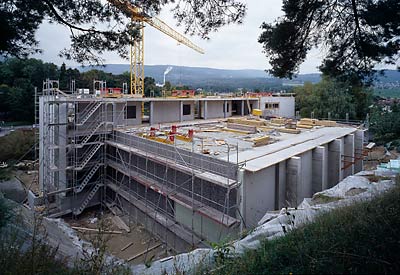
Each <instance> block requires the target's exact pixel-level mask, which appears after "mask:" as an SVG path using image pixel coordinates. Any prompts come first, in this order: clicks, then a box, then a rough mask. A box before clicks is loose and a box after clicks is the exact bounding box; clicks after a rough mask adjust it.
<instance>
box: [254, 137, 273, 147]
mask: <svg viewBox="0 0 400 275" xmlns="http://www.w3.org/2000/svg"><path fill="white" fill-rule="evenodd" d="M269 140H270V137H269V136H263V137H258V138H253V146H254V147H257V146H262V145H266V144H268V143H269Z"/></svg>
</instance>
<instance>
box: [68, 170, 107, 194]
mask: <svg viewBox="0 0 400 275" xmlns="http://www.w3.org/2000/svg"><path fill="white" fill-rule="evenodd" d="M101 165H102V164H100V163H96V165H95V166H93V167H92V169H90V170H89V172H88V173H87V174H86V176H85V178H84V179H83V181H82V182H81V184H80V185H79V186H78V187H76V188H75V189H74V192H75V193H80V192H81V191H82V190H83V189H84V188H85V187H86V185H87V184H88V183H89V181H90V179H91V178H92V177H93V176H94V174H96V172H97V170H99V168H100V166H101Z"/></svg>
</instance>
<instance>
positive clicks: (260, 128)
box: [257, 126, 274, 132]
mask: <svg viewBox="0 0 400 275" xmlns="http://www.w3.org/2000/svg"><path fill="white" fill-rule="evenodd" d="M257 129H258V130H260V131H264V132H267V131H271V130H274V128H272V127H268V126H258V127H257Z"/></svg>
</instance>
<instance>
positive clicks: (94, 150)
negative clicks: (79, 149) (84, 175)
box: [76, 143, 103, 170]
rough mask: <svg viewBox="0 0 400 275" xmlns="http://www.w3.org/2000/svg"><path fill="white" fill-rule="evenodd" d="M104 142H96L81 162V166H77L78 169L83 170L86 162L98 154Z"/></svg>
mask: <svg viewBox="0 0 400 275" xmlns="http://www.w3.org/2000/svg"><path fill="white" fill-rule="evenodd" d="M102 145H103V144H102V143H98V144H96V145H95V146H94V147H93V149H92V150H91V151H90V152H89V153H88V154H87V155H86V158H85V159H84V160H83V161H82V162H81V164H80V165H79V166H77V167H76V169H77V170H82V169H83V168H84V167H85V166H86V164H87V163H88V162H89V161H90V159H91V158H92V157H93V156H94V154H96V152H97V151H98V150H99V149H100V147H101V146H102Z"/></svg>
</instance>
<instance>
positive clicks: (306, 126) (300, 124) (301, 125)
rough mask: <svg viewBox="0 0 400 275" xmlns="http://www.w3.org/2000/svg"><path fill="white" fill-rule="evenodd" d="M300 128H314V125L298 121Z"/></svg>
mask: <svg viewBox="0 0 400 275" xmlns="http://www.w3.org/2000/svg"><path fill="white" fill-rule="evenodd" d="M297 127H298V128H303V129H312V128H313V126H312V125H309V124H302V123H297Z"/></svg>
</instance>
